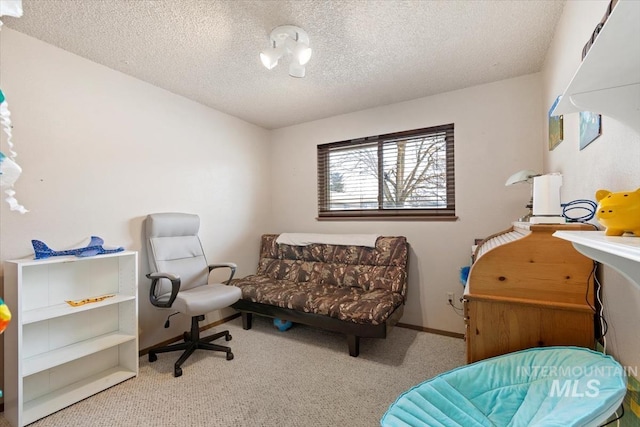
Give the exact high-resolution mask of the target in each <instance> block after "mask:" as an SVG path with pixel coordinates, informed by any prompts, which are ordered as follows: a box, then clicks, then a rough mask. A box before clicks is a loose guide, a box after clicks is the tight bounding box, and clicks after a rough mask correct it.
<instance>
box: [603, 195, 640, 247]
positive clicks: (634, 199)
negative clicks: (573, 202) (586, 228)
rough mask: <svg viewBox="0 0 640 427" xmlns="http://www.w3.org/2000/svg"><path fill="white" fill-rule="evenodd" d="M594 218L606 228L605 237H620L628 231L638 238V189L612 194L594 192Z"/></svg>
mask: <svg viewBox="0 0 640 427" xmlns="http://www.w3.org/2000/svg"><path fill="white" fill-rule="evenodd" d="M596 200H597V201H598V202H599V203H598V210H597V211H596V218H598V221H599V222H600V224H602V225H603V226H604V227H606V231H605V233H604V234H605V235H606V236H622V235H623V234H624V233H625V232H627V231H629V232H632V233H633V234H635V235H636V236H638V237H640V188H638V189H637V190H636V191H621V192H619V193H612V192H611V191H608V190H598V191H596Z"/></svg>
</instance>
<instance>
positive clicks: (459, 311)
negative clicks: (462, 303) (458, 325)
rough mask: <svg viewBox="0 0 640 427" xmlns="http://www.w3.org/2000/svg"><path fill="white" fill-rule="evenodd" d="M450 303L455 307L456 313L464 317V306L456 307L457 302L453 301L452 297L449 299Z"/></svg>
mask: <svg viewBox="0 0 640 427" xmlns="http://www.w3.org/2000/svg"><path fill="white" fill-rule="evenodd" d="M449 305H450V306H451V307H453V309H454V310H455V313H456V314H457V315H458V316H460V317H464V314H463V312H464V308H460V307H456V306H455V304H454V303H453V300H451V299H450V300H449Z"/></svg>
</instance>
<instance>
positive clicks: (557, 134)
mask: <svg viewBox="0 0 640 427" xmlns="http://www.w3.org/2000/svg"><path fill="white" fill-rule="evenodd" d="M560 98H561V96H558V97H557V98H556V100H555V101H554V102H553V105H552V106H551V108H550V109H549V151H551V150H553V149H554V148H556V147H557V146H558V144H560V143H561V142H562V139H563V138H564V130H563V119H562V115H560V116H552V115H551V113H552V112H553V109H554V108H556V105H558V102H560Z"/></svg>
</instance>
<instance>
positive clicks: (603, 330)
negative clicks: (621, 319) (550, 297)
mask: <svg viewBox="0 0 640 427" xmlns="http://www.w3.org/2000/svg"><path fill="white" fill-rule="evenodd" d="M597 269H598V263H597V262H595V261H594V262H593V268H592V269H591V272H590V273H589V277H588V278H587V286H586V292H585V295H584V299H585V301H586V302H587V305H588V306H589V308H591V310H592V311H593V313H594V314H595V315H596V316H598V319H599V320H600V329H601V331H600V332H601V334H602V335H601V338H602V339H603V342H604V343H605V344H603V345H604V347H605V349H606V338H605V335H607V332H608V331H609V324H608V323H607V320H606V319H605V317H604V304H603V303H602V298H601V297H600V292H601V291H602V285H600V282H599V281H598V278H597V277H596V270H597ZM592 277H593V281H594V283H595V285H596V286H595V287H594V288H595V289H594V296H595V299H596V300H597V301H598V303H599V304H600V311H599V312H598V310H597V309H596V308H595V307H594V306H593V305H592V304H591V302H590V301H589V283H590V282H591V278H592ZM605 353H606V352H605Z"/></svg>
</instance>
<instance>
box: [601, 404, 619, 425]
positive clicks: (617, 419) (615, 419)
mask: <svg viewBox="0 0 640 427" xmlns="http://www.w3.org/2000/svg"><path fill="white" fill-rule="evenodd" d="M620 409H622V413H621V414H620V416H619V417H618V410H616V412H615V414H616V417H617V418H614V419H612V420H611V421H609V422H608V423H606V424H602V425H601V426H600V427H604V426H608V425H609V424H611V423H612V422H614V421H618V424H619V423H620V421H619V420H620V418H622V417H624V405H620Z"/></svg>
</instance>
